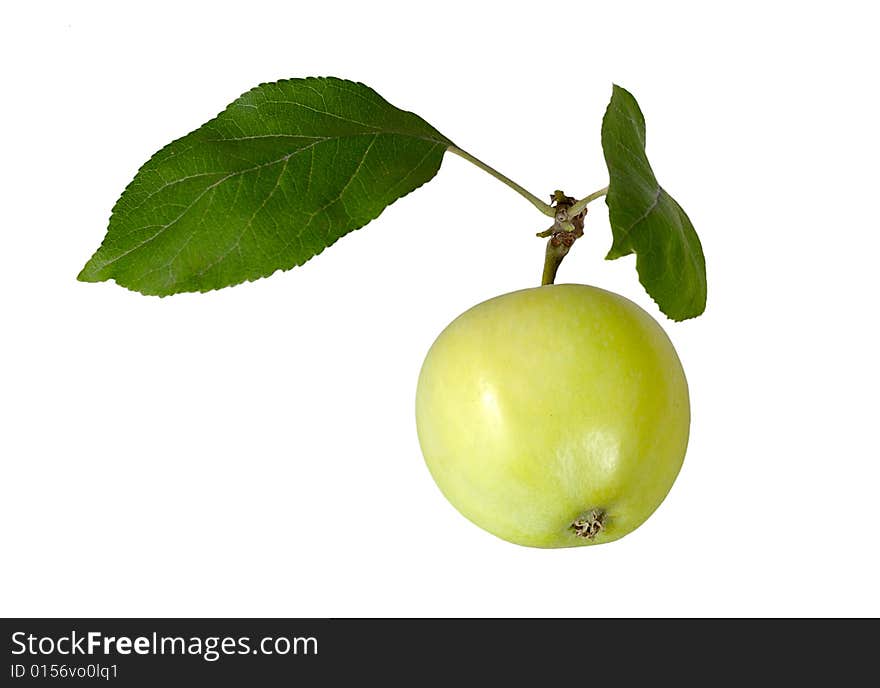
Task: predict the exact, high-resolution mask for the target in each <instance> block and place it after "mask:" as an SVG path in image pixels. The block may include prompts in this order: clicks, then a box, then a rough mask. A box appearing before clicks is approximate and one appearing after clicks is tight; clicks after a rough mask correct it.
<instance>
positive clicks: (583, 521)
mask: <svg viewBox="0 0 880 688" xmlns="http://www.w3.org/2000/svg"><path fill="white" fill-rule="evenodd" d="M606 518H607V515H606V513H605V510H604V509H590V511H588V512H585V513H584V514H582V515H581V516H578V517H577V518H576V519H575V520H574V521H572V522H571V525H570V526H569V527H568V528H569V530H571V531H572V532H573V533H574V534H575V535H577V536H578V537H580V538H584V539H585V540H592V539H594V538H595V537H596V536H597V535H598V534H599V533H600V532H601V531H602V530H603V529H604V528H605V520H606Z"/></svg>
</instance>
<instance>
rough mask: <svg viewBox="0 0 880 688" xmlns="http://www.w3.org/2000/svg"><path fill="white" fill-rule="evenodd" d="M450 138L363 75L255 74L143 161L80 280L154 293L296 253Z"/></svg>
mask: <svg viewBox="0 0 880 688" xmlns="http://www.w3.org/2000/svg"><path fill="white" fill-rule="evenodd" d="M450 145H452V144H451V142H450V141H449V140H448V139H447V138H446V137H445V136H443V135H442V134H441V133H440V132H438V131H437V130H436V129H434V128H433V127H432V126H431V125H430V124H428V123H427V122H425V121H424V120H423V119H422V118H421V117H418V116H417V115H414V114H413V113H411V112H406V111H404V110H400V109H398V108H396V107H394V106H393V105H391V104H390V103H388V102H387V101H386V100H384V99H383V98H382V97H381V96H379V95H378V94H377V93H376V92H375V91H373V90H372V89H370V88H368V87H366V86H364V85H363V84H359V83H355V82H352V81H344V80H342V79H335V78H307V79H289V80H285V81H278V82H275V83H271V84H263V85H261V86H258V87H256V88H254V89H253V90H251V91H248V92H247V93H245V94H244V95H242V96H241V97H240V98H239V99H238V100H236V101H234V102H233V103H231V104H230V105H229V106H228V107H227V108H226V109H225V110H224V111H223V112H222V113H221V114H220V115H218V116H217V117H216V118H214V119H212V120H211V121H209V122H207V123H206V124H204V125H203V126H201V127H199V128H198V129H196V130H195V131H193V132H192V133H190V134H188V135H186V136H184V137H183V138H181V139H178V140H177V141H174V142H173V143H171V144H169V145H168V146H166V147H165V148H163V149H162V150H160V151H159V152H158V153H156V154H155V155H154V156H153V157H152V158H151V159H150V160H149V161H148V162H147V163H146V164H145V165H144V166H143V167H142V168H141V169H140V171H139V172H138V173H137V175H136V176H135V178H134V180H133V181H132V182H131V184H129V186H128V188H126V189H125V191H124V192H123V194H122V196H121V197H120V198H119V200H118V201H117V203H116V206H115V207H114V209H113V213H112V215H111V218H110V225H109V228H108V230H107V235H106V237H105V239H104V242H103V243H102V244H101V247H100V248H99V249H98V251H97V252H96V253H95V255H94V256H92V258H91V259H90V260H89V262H88V263H87V264H86V266H85V267H84V268H83V270H82V272H81V273H80V274H79V279H80V280H82V281H85V282H100V281H103V280H109V279H114V280H116V282H117V283H118V284H120V285H122V286H124V287H128V288H129V289H134V290H136V291H140V292H143V293H144V294H157V295H160V296H163V295H167V294H175V293H178V292H184V291H208V290H211V289H219V288H221V287H226V286H230V285H233V284H238V283H240V282H244V281H246V280H255V279H258V278H260V277H266V276H268V275H271V274H272V273H273V272H275V271H276V270H287V269H289V268H292V267H294V266H295V265H302V264H303V263H304V262H306V261H307V260H309V258H311V257H313V256H315V255H317V254H318V253H320V252H321V251H323V250H324V249H325V248H326V247H328V246H330V245H331V244H333V243H334V242H335V241H336V240H337V239H339V238H340V237H342V236H344V235H345V234H347V233H349V232H351V231H352V230H355V229H357V228H359V227H362V226H364V225H365V224H367V223H368V222H369V221H370V220H373V219H374V218H376V217H377V216H378V215H379V213H381V212H382V210H383V209H384V208H385V207H386V206H388V205H389V204H391V203H393V202H394V201H395V200H397V199H398V198H400V197H401V196H404V195H406V194H407V193H409V192H410V191H413V190H414V189H416V188H418V187H419V186H421V185H422V184H424V183H425V182H427V181H429V180H430V179H431V178H432V177H433V176H434V175H435V174H436V173H437V171H438V170H439V169H440V163H441V161H442V159H443V154H444V152H445V151H446V149H447V148H448V147H449V146H450Z"/></svg>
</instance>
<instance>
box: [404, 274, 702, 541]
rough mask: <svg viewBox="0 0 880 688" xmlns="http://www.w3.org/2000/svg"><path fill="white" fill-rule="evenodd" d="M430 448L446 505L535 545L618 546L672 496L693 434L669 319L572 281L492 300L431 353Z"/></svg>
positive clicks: (426, 422)
mask: <svg viewBox="0 0 880 688" xmlns="http://www.w3.org/2000/svg"><path fill="white" fill-rule="evenodd" d="M416 424H417V428H418V436H419V443H420V445H421V448H422V453H423V454H424V457H425V461H426V462H427V465H428V469H429V470H430V472H431V475H432V476H433V477H434V480H435V481H436V482H437V485H438V486H439V487H440V489H441V491H442V492H443V494H444V495H445V496H446V498H447V499H448V500H449V501H450V502H451V503H452V504H453V505H454V506H455V507H456V508H457V509H458V510H459V511H460V512H461V513H462V514H463V515H464V516H466V517H467V518H468V519H470V520H471V521H473V522H474V523H476V524H477V525H478V526H480V527H482V528H484V529H485V530H487V531H489V532H490V533H493V534H495V535H497V536H498V537H500V538H503V539H505V540H508V541H510V542H515V543H517V544H521V545H529V546H532V547H575V546H578V545H592V544H599V543H604V542H610V541H612V540H616V539H618V538H621V537H623V536H624V535H626V534H627V533H630V532H632V531H633V530H635V529H636V528H637V527H638V526H639V525H641V524H642V523H644V521H645V520H646V519H647V518H648V517H649V516H650V515H651V514H652V513H653V512H654V510H655V509H656V508H657V507H658V506H659V505H660V503H661V502H662V501H663V499H664V498H665V497H666V495H667V493H668V492H669V489H670V488H671V487H672V483H673V482H674V481H675V478H676V476H677V475H678V472H679V470H680V468H681V464H682V461H683V460H684V455H685V450H686V448H687V441H688V431H689V427H690V404H689V399H688V387H687V381H686V380H685V376H684V371H683V369H682V366H681V362H680V361H679V359H678V355H677V354H676V352H675V349H674V348H673V346H672V343H671V342H670V341H669V338H668V337H667V336H666V333H665V332H664V331H663V329H662V328H661V327H660V325H659V324H658V323H657V322H656V321H655V320H654V319H653V318H652V317H651V316H650V315H648V313H646V312H645V311H644V310H642V309H641V308H640V307H639V306H637V305H636V304H634V303H633V302H631V301H629V300H628V299H625V298H624V297H622V296H620V295H618V294H614V293H611V292H608V291H605V290H603V289H598V288H596V287H590V286H585V285H578V284H559V285H548V286H543V287H538V288H535V289H525V290H522V291H517V292H513V293H510V294H505V295H503V296H498V297H496V298H494V299H490V300H489V301H486V302H484V303H481V304H479V305H477V306H474V307H473V308H471V309H470V310H468V311H467V312H465V313H463V314H462V315H460V316H459V317H458V318H456V319H455V320H454V321H453V322H452V323H451V324H450V325H449V326H448V327H447V328H446V329H445V330H444V331H443V332H442V333H441V334H440V336H439V337H438V338H437V340H436V341H435V342H434V344H433V346H432V347H431V349H430V351H429V352H428V355H427V357H426V358H425V362H424V365H423V366H422V370H421V373H420V375H419V382H418V390H417V393H416Z"/></svg>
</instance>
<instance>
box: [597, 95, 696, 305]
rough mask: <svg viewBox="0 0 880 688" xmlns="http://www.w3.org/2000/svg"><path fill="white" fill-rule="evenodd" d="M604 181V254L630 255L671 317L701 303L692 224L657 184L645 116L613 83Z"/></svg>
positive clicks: (641, 277) (606, 124)
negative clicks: (608, 239) (607, 236)
mask: <svg viewBox="0 0 880 688" xmlns="http://www.w3.org/2000/svg"><path fill="white" fill-rule="evenodd" d="M602 149H603V150H604V152H605V162H606V163H607V164H608V174H609V176H610V183H609V185H608V195H607V196H606V197H605V202H606V203H607V204H608V215H609V219H610V221H611V230H612V233H613V235H614V241H613V243H612V246H611V250H610V251H609V252H608V255H607V256H606V258H607V259H608V260H613V259H615V258H620V257H621V256H626V255H629V254H630V253H635V254H636V269H637V270H638V272H639V281H640V282H641V283H642V285H643V286H644V287H645V289H646V290H647V292H648V294H650V295H651V297H652V298H653V299H654V300H655V301H656V302H657V305H658V306H659V307H660V310H661V311H663V313H665V314H666V315H667V316H668V317H670V318H672V319H673V320H686V319H688V318H693V317H696V316H698V315H700V313H702V312H703V311H704V310H705V308H706V261H705V258H704V257H703V247H702V246H701V245H700V239H699V237H698V236H697V233H696V231H694V226H693V225H692V224H691V221H690V220H689V219H688V216H687V215H686V214H685V212H684V210H682V208H681V206H680V205H678V203H676V202H675V199H674V198H672V196H670V195H669V194H668V193H666V191H665V190H664V189H663V188H662V187H661V186H660V185H659V184H658V183H657V178H656V177H655V176H654V172H653V171H652V170H651V165H650V164H649V163H648V158H647V156H646V155H645V118H644V117H643V116H642V111H641V110H640V109H639V104H638V103H637V102H636V99H635V98H633V96H632V94H631V93H629V92H628V91H626V90H625V89H623V88H621V87H620V86H616V85H615V86H614V90H613V93H612V94H611V102H610V103H609V104H608V109H607V111H606V112H605V117H604V118H603V120H602Z"/></svg>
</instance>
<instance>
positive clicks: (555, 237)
mask: <svg viewBox="0 0 880 688" xmlns="http://www.w3.org/2000/svg"><path fill="white" fill-rule="evenodd" d="M551 198H552V200H553V202H554V205H553V210H554V220H553V225H552V226H551V227H550V228H549V229H546V230H544V231H543V232H539V233H538V236H539V237H549V239H548V240H547V250H546V252H545V254H544V274H543V275H542V277H541V284H542V285H546V284H553V282H554V281H555V280H556V272H557V270H559V266H560V265H561V264H562V260H563V259H564V258H565V256H567V255H568V252H569V251H570V250H571V247H572V246H574V242H575V241H577V240H578V239H579V238H580V237H582V236H583V235H584V217H586V214H587V206H586V204H584V205H583V207H582V208H581V209H580V210H579V211H578V212H577V213H575V214H573V213H572V212H571V208H572V207H573V206H574V205H575V204H576V203H580V201H576V200H575V199H574V198H572V197H571V196H566V195H565V193H564V192H562V191H558V190H557V191H555V192H553V195H552V196H551Z"/></svg>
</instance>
